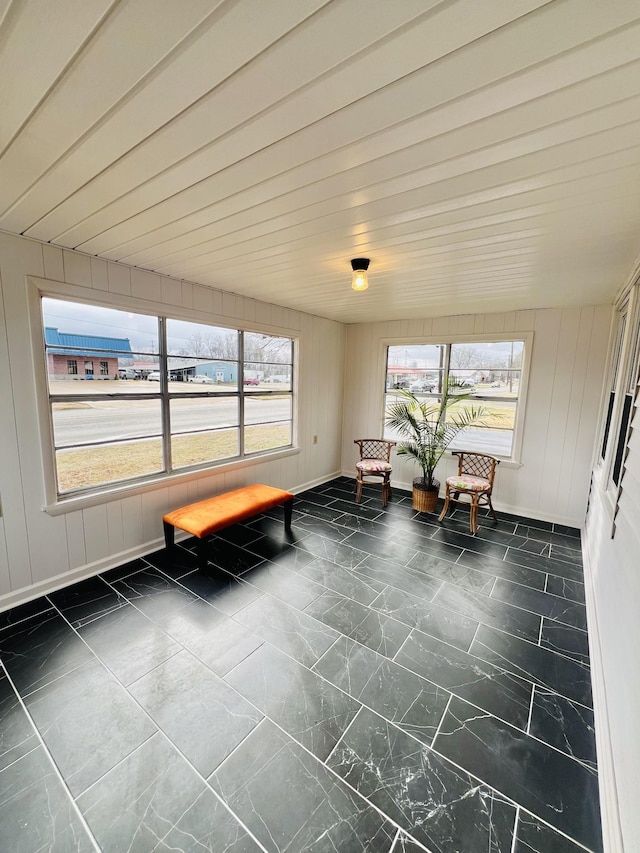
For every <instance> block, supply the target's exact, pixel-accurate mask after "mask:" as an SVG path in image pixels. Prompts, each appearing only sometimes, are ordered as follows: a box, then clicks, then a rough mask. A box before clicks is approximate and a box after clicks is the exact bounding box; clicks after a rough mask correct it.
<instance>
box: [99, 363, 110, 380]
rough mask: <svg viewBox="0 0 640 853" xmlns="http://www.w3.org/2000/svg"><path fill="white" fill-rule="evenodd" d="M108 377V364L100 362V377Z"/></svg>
mask: <svg viewBox="0 0 640 853" xmlns="http://www.w3.org/2000/svg"><path fill="white" fill-rule="evenodd" d="M108 375H109V362H108V361H101V362H100V376H108Z"/></svg>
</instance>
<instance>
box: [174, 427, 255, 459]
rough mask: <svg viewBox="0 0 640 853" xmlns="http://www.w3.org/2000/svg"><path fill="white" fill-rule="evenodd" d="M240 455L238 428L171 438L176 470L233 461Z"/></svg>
mask: <svg viewBox="0 0 640 853" xmlns="http://www.w3.org/2000/svg"><path fill="white" fill-rule="evenodd" d="M239 453H240V445H239V430H238V429H237V427H236V428H233V429H219V430H210V431H208V432H192V433H186V434H183V435H180V434H178V435H176V434H174V435H172V436H171V458H172V463H173V467H174V468H188V467H189V466H190V465H201V464H203V463H205V462H215V461H217V460H220V459H231V458H233V457H235V456H238V454H239Z"/></svg>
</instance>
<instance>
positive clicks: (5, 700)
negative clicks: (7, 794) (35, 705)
mask: <svg viewBox="0 0 640 853" xmlns="http://www.w3.org/2000/svg"><path fill="white" fill-rule="evenodd" d="M39 743H40V741H39V740H38V738H37V736H36V733H35V730H34V728H33V726H32V725H31V721H30V720H29V718H28V717H27V714H26V713H25V710H24V708H23V707H22V705H21V704H20V702H19V700H18V697H17V696H16V693H15V690H14V689H13V687H12V686H11V683H10V681H9V679H8V678H7V677H6V675H4V673H1V671H0V770H3V769H4V768H5V767H8V766H9V764H12V763H13V762H14V761H17V760H18V758H21V757H22V756H23V755H26V754H27V753H28V752H31V750H32V749H35V748H36V747H37V746H38V745H39Z"/></svg>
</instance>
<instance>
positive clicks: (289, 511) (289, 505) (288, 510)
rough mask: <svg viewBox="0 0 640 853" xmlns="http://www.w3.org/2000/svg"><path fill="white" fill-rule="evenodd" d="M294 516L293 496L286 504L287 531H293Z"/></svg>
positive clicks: (285, 520)
mask: <svg viewBox="0 0 640 853" xmlns="http://www.w3.org/2000/svg"><path fill="white" fill-rule="evenodd" d="M292 516H293V498H291V500H290V501H286V502H285V504H284V529H285V530H286V532H287V533H290V532H291V518H292Z"/></svg>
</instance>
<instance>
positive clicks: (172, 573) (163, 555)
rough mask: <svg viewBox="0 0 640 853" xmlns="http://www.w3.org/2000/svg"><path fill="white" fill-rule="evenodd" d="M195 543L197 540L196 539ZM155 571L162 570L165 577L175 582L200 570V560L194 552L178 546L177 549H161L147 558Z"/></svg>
mask: <svg viewBox="0 0 640 853" xmlns="http://www.w3.org/2000/svg"><path fill="white" fill-rule="evenodd" d="M194 542H195V539H194ZM145 560H147V561H148V562H149V563H150V564H151V565H152V566H153V568H154V569H160V570H161V571H162V572H163V573H164V574H165V575H167V576H168V577H170V578H173V579H174V580H177V579H178V578H181V577H183V575H187V574H189V572H192V571H193V570H194V569H197V568H198V559H197V557H196V555H195V554H194V553H193V551H189V550H188V549H187V548H183V547H182V546H181V545H176V547H175V548H161V549H160V550H159V551H154V553H153V554H147V556H146V557H145Z"/></svg>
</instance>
